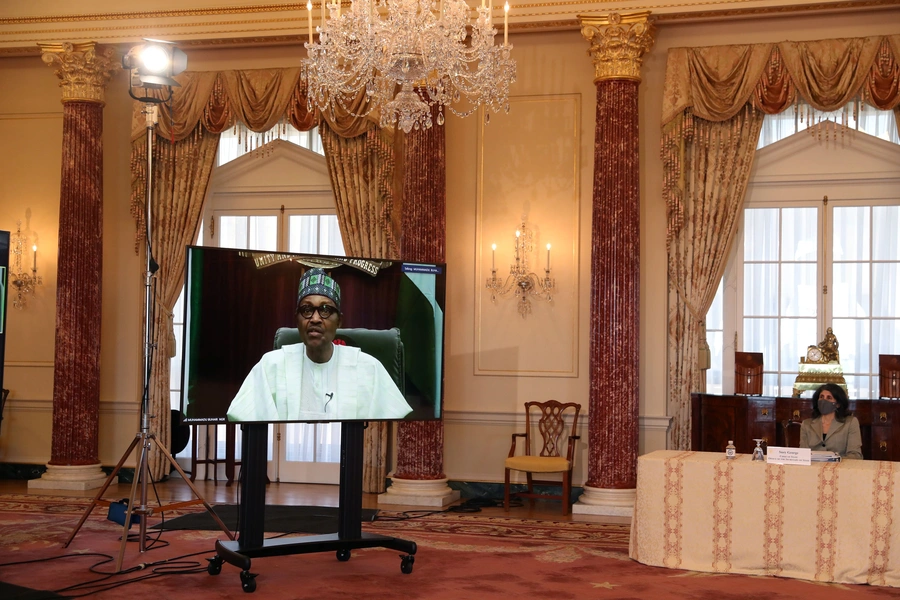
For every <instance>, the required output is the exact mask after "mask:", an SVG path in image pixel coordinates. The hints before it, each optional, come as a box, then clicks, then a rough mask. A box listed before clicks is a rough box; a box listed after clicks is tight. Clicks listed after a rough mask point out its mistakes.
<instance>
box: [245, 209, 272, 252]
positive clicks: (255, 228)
mask: <svg viewBox="0 0 900 600" xmlns="http://www.w3.org/2000/svg"><path fill="white" fill-rule="evenodd" d="M247 248H249V249H251V250H271V251H275V250H278V217H276V216H274V215H273V216H266V217H257V216H254V217H250V245H249V246H247Z"/></svg>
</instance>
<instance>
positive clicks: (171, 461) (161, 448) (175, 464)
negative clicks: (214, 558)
mask: <svg viewBox="0 0 900 600" xmlns="http://www.w3.org/2000/svg"><path fill="white" fill-rule="evenodd" d="M152 439H153V441H154V442H155V443H156V446H157V447H158V448H159V451H160V452H161V453H162V455H163V456H165V457H166V460H168V461H169V464H171V465H172V466H173V467H174V468H175V470H176V471H178V474H179V475H181V478H182V479H184V481H185V483H187V484H188V487H190V488H191V491H192V492H194V495H195V496H197V499H198V500H200V502H202V503H203V506H204V507H206V511H207V512H208V513H209V515H210V516H211V517H212V518H213V520H215V522H216V523H217V524H218V525H219V527H220V528H221V529H222V531H224V532H225V535H227V536H228V539H229V540H234V533H232V532H231V530H229V529H228V526H227V525H225V523H224V522H223V521H222V519H220V518H219V515H217V514H216V511H215V510H213V507H212V506H210V505H209V503H208V502H207V501H206V499H205V498H204V497H203V495H202V494H201V493H200V491H199V490H198V489H197V488H196V487H194V482H192V481H191V479H190V478H189V477H188V476H187V474H186V473H185V472H184V470H182V468H181V465H179V464H178V461H176V460H175V457H173V456H172V455H171V454H170V453H169V451H168V450H167V449H166V447H165V446H163V445H162V443H161V442H160V441H159V440H158V439H156V437H155V436H154V437H152Z"/></svg>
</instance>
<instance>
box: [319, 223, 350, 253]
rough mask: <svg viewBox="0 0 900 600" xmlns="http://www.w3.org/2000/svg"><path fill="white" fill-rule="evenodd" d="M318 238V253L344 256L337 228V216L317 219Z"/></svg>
mask: <svg viewBox="0 0 900 600" xmlns="http://www.w3.org/2000/svg"><path fill="white" fill-rule="evenodd" d="M319 224H320V225H319V227H320V237H321V242H320V244H319V252H320V253H322V254H331V255H334V256H344V240H343V238H341V229H340V227H338V219H337V215H322V216H321V217H319Z"/></svg>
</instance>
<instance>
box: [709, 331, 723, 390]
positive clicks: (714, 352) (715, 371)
mask: <svg viewBox="0 0 900 600" xmlns="http://www.w3.org/2000/svg"><path fill="white" fill-rule="evenodd" d="M724 337H725V336H724V334H723V332H721V331H712V332H707V334H706V341H707V342H708V343H709V351H710V359H711V360H710V361H709V362H710V369H709V370H708V371H706V391H707V393H709V394H721V393H723V389H722V347H723V346H724V343H723V342H724Z"/></svg>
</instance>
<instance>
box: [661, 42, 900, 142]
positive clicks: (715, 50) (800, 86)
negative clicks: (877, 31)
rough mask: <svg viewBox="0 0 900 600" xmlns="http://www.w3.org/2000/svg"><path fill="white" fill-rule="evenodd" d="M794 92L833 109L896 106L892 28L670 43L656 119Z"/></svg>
mask: <svg viewBox="0 0 900 600" xmlns="http://www.w3.org/2000/svg"><path fill="white" fill-rule="evenodd" d="M798 97H799V98H800V99H802V100H803V101H805V102H806V103H808V104H809V105H810V106H812V107H814V108H816V109H818V110H822V111H832V110H837V109H839V108H841V107H842V106H844V105H845V104H847V103H848V102H849V101H851V100H852V99H853V98H855V97H860V98H862V100H863V101H865V102H866V103H868V104H871V105H872V106H874V107H875V108H878V109H881V110H892V109H894V108H896V107H897V106H898V105H900V35H891V36H873V37H865V38H844V39H834V40H820V41H813V42H781V43H779V44H748V45H743V46H713V47H705V48H672V49H671V50H669V55H668V59H667V64H666V84H665V90H664V96H663V115H662V124H663V126H665V125H667V124H668V123H670V122H671V121H673V120H674V119H675V118H676V117H678V116H679V115H682V114H683V113H684V112H685V111H686V110H690V111H691V112H692V114H693V115H694V116H695V117H699V118H701V119H705V120H708V121H725V120H728V119H730V118H732V117H734V116H735V115H736V114H737V113H738V112H739V111H740V110H741V108H742V107H743V106H744V105H745V104H747V103H748V102H750V103H752V104H753V106H754V107H756V108H757V109H759V110H761V111H762V112H765V113H769V114H775V113H779V112H781V111H783V110H785V109H787V108H788V107H789V106H790V105H792V104H793V103H794V102H795V101H796V100H797V99H798Z"/></svg>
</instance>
